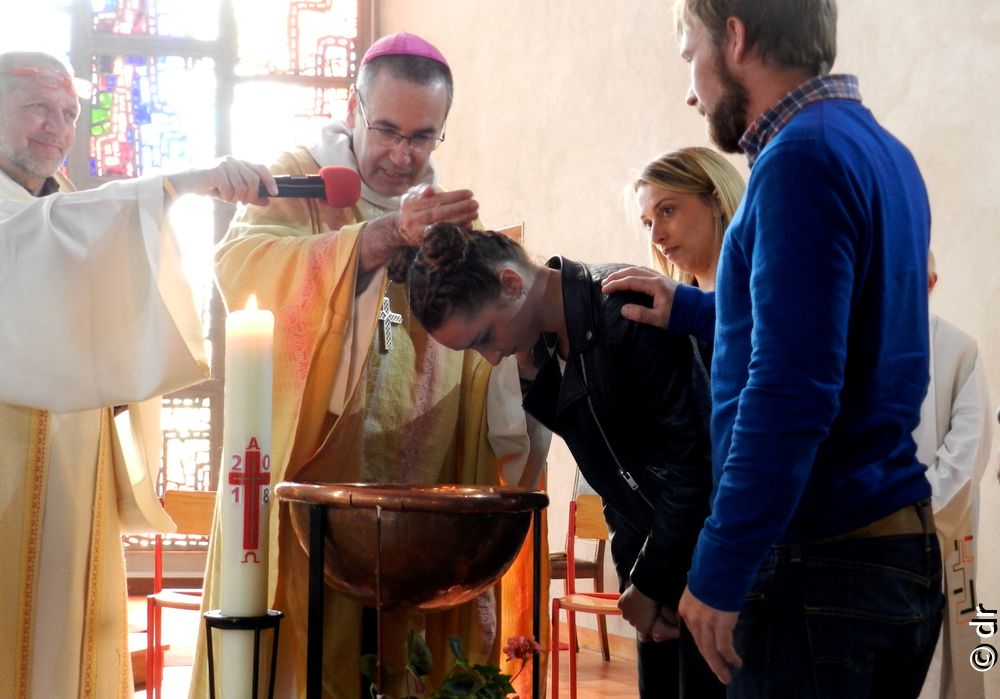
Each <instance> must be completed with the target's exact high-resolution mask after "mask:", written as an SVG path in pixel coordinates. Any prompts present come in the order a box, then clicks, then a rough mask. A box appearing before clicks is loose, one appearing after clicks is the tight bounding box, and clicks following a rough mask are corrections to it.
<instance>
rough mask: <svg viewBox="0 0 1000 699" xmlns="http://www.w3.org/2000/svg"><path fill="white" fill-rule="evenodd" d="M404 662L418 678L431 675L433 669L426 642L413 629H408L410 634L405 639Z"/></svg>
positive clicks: (429, 650)
mask: <svg viewBox="0 0 1000 699" xmlns="http://www.w3.org/2000/svg"><path fill="white" fill-rule="evenodd" d="M448 640H449V641H450V640H451V639H450V638H449V639H448ZM406 662H407V664H408V665H409V666H410V668H411V669H412V670H413V672H414V674H416V675H418V676H420V677H425V676H427V675H429V674H431V670H432V669H433V668H434V661H433V659H432V658H431V649H430V648H429V647H428V646H427V641H425V640H424V637H423V636H422V635H421V634H419V633H417V632H416V631H414V630H413V629H410V633H409V635H408V636H407V637H406Z"/></svg>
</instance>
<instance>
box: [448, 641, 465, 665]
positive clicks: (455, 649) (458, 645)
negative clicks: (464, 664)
mask: <svg viewBox="0 0 1000 699" xmlns="http://www.w3.org/2000/svg"><path fill="white" fill-rule="evenodd" d="M448 647H449V648H450V649H451V653H452V655H454V656H455V657H456V658H457V659H458V660H465V658H463V657H462V639H461V638H459V637H458V636H448Z"/></svg>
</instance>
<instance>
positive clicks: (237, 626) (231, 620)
mask: <svg viewBox="0 0 1000 699" xmlns="http://www.w3.org/2000/svg"><path fill="white" fill-rule="evenodd" d="M284 616H285V615H284V614H283V613H281V612H279V611H277V610H275V609H269V610H267V613H266V614H262V615H260V616H227V615H225V614H223V613H222V610H220V609H213V610H211V611H207V612H205V614H204V617H205V637H206V639H207V641H208V696H209V698H210V699H215V658H214V656H213V654H212V629H220V630H222V631H253V699H258V696H259V694H258V690H259V683H260V635H261V632H262V631H264V630H266V629H272V630H273V631H274V634H273V638H272V639H271V667H270V673H269V675H270V679H269V681H268V686H267V699H273V698H274V675H275V669H276V668H277V660H278V625H279V624H280V623H281V619H282V617H284Z"/></svg>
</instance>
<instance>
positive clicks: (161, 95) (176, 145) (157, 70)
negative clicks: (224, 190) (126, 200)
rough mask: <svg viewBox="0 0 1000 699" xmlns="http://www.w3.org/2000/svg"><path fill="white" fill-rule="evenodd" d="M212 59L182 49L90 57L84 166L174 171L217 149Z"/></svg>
mask: <svg viewBox="0 0 1000 699" xmlns="http://www.w3.org/2000/svg"><path fill="white" fill-rule="evenodd" d="M214 68H215V66H214V62H213V61H212V60H211V59H191V58H184V57H181V56H128V55H118V56H94V57H93V70H92V81H93V83H94V85H95V86H96V89H95V91H94V95H93V97H92V100H91V106H90V173H91V175H93V176H94V177H100V178H105V177H135V176H136V175H138V174H140V173H144V172H145V173H149V172H156V171H160V170H163V171H176V170H180V169H183V168H184V167H187V166H189V165H190V164H191V163H192V162H196V161H206V160H208V159H210V158H211V156H212V155H213V153H214V152H215V108H214V105H215V94H216V85H215V69H214Z"/></svg>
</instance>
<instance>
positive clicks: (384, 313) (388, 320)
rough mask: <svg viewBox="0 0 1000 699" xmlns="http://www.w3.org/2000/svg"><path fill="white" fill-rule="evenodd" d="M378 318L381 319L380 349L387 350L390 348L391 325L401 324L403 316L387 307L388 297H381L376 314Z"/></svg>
mask: <svg viewBox="0 0 1000 699" xmlns="http://www.w3.org/2000/svg"><path fill="white" fill-rule="evenodd" d="M378 319H379V320H381V321H382V329H381V332H382V351H383V352H388V351H389V350H391V349H392V326H393V325H402V324H403V316H401V315H400V314H399V313H393V311H392V309H391V308H390V307H389V297H388V296H383V297H382V310H381V311H380V312H379V314H378Z"/></svg>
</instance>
